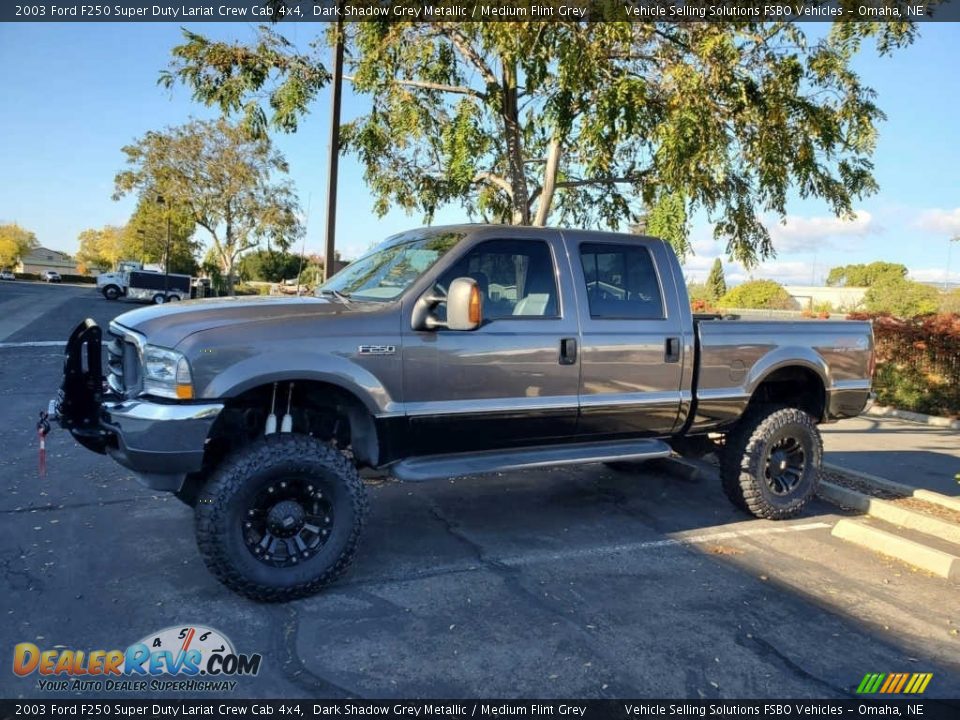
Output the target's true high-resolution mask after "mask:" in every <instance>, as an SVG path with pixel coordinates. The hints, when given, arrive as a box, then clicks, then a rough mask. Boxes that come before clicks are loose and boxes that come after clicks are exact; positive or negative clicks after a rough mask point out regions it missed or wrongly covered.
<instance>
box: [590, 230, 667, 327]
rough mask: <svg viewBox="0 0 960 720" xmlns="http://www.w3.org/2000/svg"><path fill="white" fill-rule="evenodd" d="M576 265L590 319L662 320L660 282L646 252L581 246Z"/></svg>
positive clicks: (632, 248)
mask: <svg viewBox="0 0 960 720" xmlns="http://www.w3.org/2000/svg"><path fill="white" fill-rule="evenodd" d="M580 262H581V264H582V266H583V276H584V280H585V281H586V285H587V300H588V302H589V305H590V317H593V318H607V319H614V318H616V319H628V320H659V319H662V318H663V317H664V313H663V295H662V293H661V292H660V281H659V279H658V278H657V270H656V267H655V266H654V264H653V258H652V257H651V256H650V251H649V250H647V248H645V247H643V246H635V245H612V244H606V243H583V244H582V245H581V246H580Z"/></svg>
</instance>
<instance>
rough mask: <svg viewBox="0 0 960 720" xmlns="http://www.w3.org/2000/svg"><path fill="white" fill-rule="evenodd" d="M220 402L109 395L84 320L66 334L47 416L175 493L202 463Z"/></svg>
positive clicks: (97, 348)
mask: <svg viewBox="0 0 960 720" xmlns="http://www.w3.org/2000/svg"><path fill="white" fill-rule="evenodd" d="M221 410H223V404H222V403H192V404H183V403H173V402H170V403H167V402H155V401H150V400H146V399H140V398H137V399H127V398H122V397H119V396H117V395H115V394H111V393H110V392H109V390H108V389H107V388H106V386H105V383H104V377H103V373H102V342H101V331H100V328H99V327H98V326H97V324H96V323H95V322H94V321H93V320H85V321H84V322H83V323H81V324H80V325H79V326H78V327H77V328H76V329H75V330H74V331H73V333H71V335H70V339H69V340H68V341H67V349H66V353H65V355H64V364H63V384H62V385H61V388H60V393H59V395H58V397H57V399H56V400H54V401H52V402H51V415H52V416H53V417H55V418H56V419H57V420H58V421H59V423H60V426H61V427H63V428H64V429H66V430H69V431H70V434H71V435H73V437H74V438H75V439H76V440H77V442H79V443H80V444H81V445H83V446H84V447H86V448H88V449H90V450H93V451H94V452H99V453H104V454H107V455H110V457H112V458H113V459H114V460H116V461H117V462H118V463H120V464H121V465H123V466H124V467H126V468H128V469H130V470H132V471H133V472H134V473H135V474H136V476H137V478H138V479H139V480H140V482H142V483H143V484H144V485H146V486H147V487H149V488H151V489H154V490H165V491H170V492H176V491H177V490H179V489H180V488H181V487H182V485H183V482H184V480H185V478H186V476H187V475H188V474H189V473H193V472H197V471H199V470H200V469H201V467H202V466H203V453H204V447H205V445H206V441H207V438H208V437H209V435H210V430H211V428H212V427H213V423H214V422H215V421H216V419H217V417H218V416H219V414H220V411H221Z"/></svg>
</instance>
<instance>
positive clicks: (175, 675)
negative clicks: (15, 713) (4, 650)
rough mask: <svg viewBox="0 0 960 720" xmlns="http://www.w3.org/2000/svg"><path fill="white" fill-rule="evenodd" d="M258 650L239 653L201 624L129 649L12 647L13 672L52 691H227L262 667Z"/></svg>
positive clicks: (163, 633) (174, 629)
mask: <svg viewBox="0 0 960 720" xmlns="http://www.w3.org/2000/svg"><path fill="white" fill-rule="evenodd" d="M262 659H263V658H262V656H261V655H260V654H259V653H253V654H249V655H247V654H241V653H238V652H237V651H236V650H235V649H234V647H233V643H231V642H230V640H229V639H228V638H227V637H226V636H225V635H224V634H223V633H221V632H219V631H217V630H214V629H213V628H208V627H203V626H201V625H193V626H175V627H168V628H166V629H164V630H161V631H160V632H158V633H153V634H151V635H148V636H147V637H145V638H143V639H142V640H140V641H139V642H135V643H133V644H132V645H130V646H128V647H127V648H126V650H76V649H73V648H66V647H64V646H62V645H59V646H55V647H53V648H51V649H41V648H40V647H38V646H37V645H35V644H34V643H29V642H23V643H19V644H18V645H16V646H15V647H14V649H13V672H14V674H16V675H19V676H20V677H23V678H27V677H32V676H34V675H36V676H37V689H38V690H47V691H72V692H74V691H78V690H79V691H87V692H93V691H133V692H148V691H149V692H156V691H165V690H169V691H182V692H192V691H221V692H222V691H228V690H233V689H234V688H235V687H236V685H237V681H236V680H234V679H233V678H235V677H241V676H254V675H256V674H257V673H259V672H260V663H261V661H262Z"/></svg>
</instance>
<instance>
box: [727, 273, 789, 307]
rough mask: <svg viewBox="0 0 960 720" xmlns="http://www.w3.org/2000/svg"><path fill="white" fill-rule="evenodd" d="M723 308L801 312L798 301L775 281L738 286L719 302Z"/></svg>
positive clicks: (752, 281) (753, 282)
mask: <svg viewBox="0 0 960 720" xmlns="http://www.w3.org/2000/svg"><path fill="white" fill-rule="evenodd" d="M717 305H719V306H720V307H722V308H744V309H748V310H799V306H798V305H797V302H796V300H794V299H793V298H792V297H790V294H789V293H788V292H787V291H786V290H784V288H783V285H781V284H780V283H778V282H774V281H773V280H751V281H749V282H745V283H743V284H742V285H737V287H735V288H734V289H733V290H731V291H730V292H728V293H727V294H726V295H724V296H723V297H722V298H720V300H719V301H718V302H717Z"/></svg>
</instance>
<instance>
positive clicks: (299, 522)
mask: <svg viewBox="0 0 960 720" xmlns="http://www.w3.org/2000/svg"><path fill="white" fill-rule="evenodd" d="M195 512H196V531H197V544H198V546H199V548H200V553H201V555H202V556H203V559H204V562H205V563H206V564H207V567H208V568H209V569H210V571H211V572H212V573H213V574H214V575H215V576H216V577H217V578H218V579H219V580H220V581H221V582H222V583H223V584H224V585H226V586H227V587H229V588H230V589H231V590H234V591H235V592H238V593H240V594H241V595H246V596H247V597H249V598H252V599H254V600H260V601H265V602H281V601H286V600H293V599H295V598H301V597H306V596H308V595H312V594H314V593H316V592H317V591H319V590H320V589H321V588H322V587H324V586H325V585H327V584H329V583H330V582H332V581H333V580H334V579H336V578H337V577H338V576H339V575H340V574H341V573H342V572H343V571H344V570H345V569H346V568H347V566H348V565H349V564H350V562H351V560H352V559H353V556H354V553H355V552H356V550H357V546H358V544H359V542H360V536H361V534H362V531H363V526H364V523H365V519H366V514H367V496H366V489H365V488H364V485H363V482H362V481H361V479H360V476H359V475H358V474H357V471H356V468H355V467H354V466H353V464H352V463H351V462H350V461H349V460H348V459H347V458H346V457H345V456H344V455H343V454H342V453H340V452H339V451H337V450H335V449H334V448H333V447H331V446H330V445H328V444H326V443H323V442H320V441H319V440H315V439H314V438H310V437H307V436H305V435H296V434H280V435H271V436H269V437H267V438H264V439H262V440H258V441H257V442H255V443H254V444H252V445H250V446H248V447H246V448H243V449H241V450H239V451H238V452H236V453H234V454H233V455H232V456H230V457H228V458H227V459H226V460H225V461H224V462H223V464H222V465H221V466H220V467H219V468H218V469H217V470H216V471H215V472H214V473H213V475H212V477H211V479H210V480H209V482H208V483H207V484H206V486H205V487H204V488H203V490H202V491H201V492H200V494H199V497H198V498H197V505H196V511H195Z"/></svg>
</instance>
